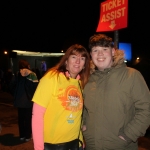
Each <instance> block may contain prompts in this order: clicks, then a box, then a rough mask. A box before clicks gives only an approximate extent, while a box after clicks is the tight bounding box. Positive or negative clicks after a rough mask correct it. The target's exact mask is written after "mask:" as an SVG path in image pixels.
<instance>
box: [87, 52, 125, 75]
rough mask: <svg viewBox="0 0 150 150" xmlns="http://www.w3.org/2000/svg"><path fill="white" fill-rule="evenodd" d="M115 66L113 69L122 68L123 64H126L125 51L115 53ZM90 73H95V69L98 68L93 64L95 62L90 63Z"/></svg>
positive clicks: (113, 65)
mask: <svg viewBox="0 0 150 150" xmlns="http://www.w3.org/2000/svg"><path fill="white" fill-rule="evenodd" d="M113 59H114V60H113V64H112V67H117V66H120V65H121V64H122V63H123V62H124V60H125V59H124V51H123V50H119V49H117V50H116V51H115V55H114V58H113ZM90 68H91V70H90V73H91V74H92V73H93V72H95V68H96V66H95V65H94V64H93V61H91V63H90Z"/></svg>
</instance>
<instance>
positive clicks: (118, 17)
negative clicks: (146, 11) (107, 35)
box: [96, 0, 128, 32]
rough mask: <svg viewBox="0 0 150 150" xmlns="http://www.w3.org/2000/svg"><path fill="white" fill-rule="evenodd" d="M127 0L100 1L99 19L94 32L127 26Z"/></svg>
mask: <svg viewBox="0 0 150 150" xmlns="http://www.w3.org/2000/svg"><path fill="white" fill-rule="evenodd" d="M127 12H128V0H107V1H105V2H103V3H101V11H100V21H99V24H98V27H97V30H96V32H102V31H114V30H118V29H121V28H126V27H127Z"/></svg>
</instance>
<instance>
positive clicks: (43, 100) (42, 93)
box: [32, 75, 55, 108]
mask: <svg viewBox="0 0 150 150" xmlns="http://www.w3.org/2000/svg"><path fill="white" fill-rule="evenodd" d="M54 81H55V78H54V77H49V76H48V75H47V76H44V77H43V78H42V79H41V80H40V82H39V84H38V86H37V89H36V91H35V93H34V96H33V98H32V101H33V102H35V103H37V104H39V105H40V106H43V107H45V108H47V106H48V104H49V102H50V99H51V97H52V92H53V91H54V85H55V84H54Z"/></svg>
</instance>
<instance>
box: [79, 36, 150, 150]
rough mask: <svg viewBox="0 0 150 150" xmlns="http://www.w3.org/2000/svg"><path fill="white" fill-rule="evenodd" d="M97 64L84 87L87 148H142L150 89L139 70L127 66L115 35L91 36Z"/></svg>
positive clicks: (149, 121) (149, 120) (149, 119)
mask: <svg viewBox="0 0 150 150" xmlns="http://www.w3.org/2000/svg"><path fill="white" fill-rule="evenodd" d="M89 48H90V50H91V51H90V54H91V58H92V61H93V64H94V66H95V68H93V71H92V72H93V73H92V74H91V76H90V78H89V81H88V83H87V84H86V86H85V88H84V92H83V95H84V106H85V107H84V112H83V128H82V129H83V135H84V138H85V145H86V150H106V149H107V150H112V149H113V150H123V149H124V150H138V143H137V142H138V138H139V137H141V136H144V134H145V131H146V129H147V128H148V126H149V125H150V92H149V89H148V87H147V85H146V82H145V80H144V78H143V76H142V75H141V73H140V72H139V71H137V70H136V69H133V68H130V67H127V66H126V64H125V63H124V52H123V51H121V50H115V48H114V44H113V42H112V38H110V37H108V36H106V35H104V34H95V35H93V36H92V37H90V39H89Z"/></svg>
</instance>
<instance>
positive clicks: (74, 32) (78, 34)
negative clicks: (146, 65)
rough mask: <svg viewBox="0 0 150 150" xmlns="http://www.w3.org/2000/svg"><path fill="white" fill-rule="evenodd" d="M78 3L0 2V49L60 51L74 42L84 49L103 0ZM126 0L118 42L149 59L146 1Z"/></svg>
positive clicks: (88, 0)
mask: <svg viewBox="0 0 150 150" xmlns="http://www.w3.org/2000/svg"><path fill="white" fill-rule="evenodd" d="M82 1H83V0H80V1H77V0H76V1H57V0H56V1H48V2H47V3H46V2H43V1H42V2H37V1H35V2H30V3H27V2H26V1H19V2H18V3H17V2H14V1H11V2H9V3H5V4H4V2H3V3H2V2H1V13H0V22H1V27H0V50H1V51H2V50H4V49H9V50H12V49H19V50H29V51H41V52H60V51H61V50H62V49H64V50H65V49H66V48H68V47H69V46H70V45H71V44H75V43H79V44H82V45H84V46H85V47H86V48H88V39H89V37H90V36H92V35H93V34H95V33H96V28H97V26H98V22H99V18H100V3H101V2H104V0H103V1H102V0H87V1H84V2H82ZM129 1H130V2H129V11H128V27H127V28H125V29H121V30H119V41H120V42H129V43H131V44H132V50H133V55H143V54H144V55H146V56H149V55H150V52H149V51H150V48H149V39H150V38H149V35H148V34H149V33H150V32H149V23H148V19H149V15H148V14H150V13H149V10H148V8H147V7H146V6H147V5H148V2H145V1H144V3H142V1H137V0H129ZM148 6H149V5H148ZM103 33H105V34H107V35H109V36H111V37H112V38H113V36H114V32H103Z"/></svg>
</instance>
